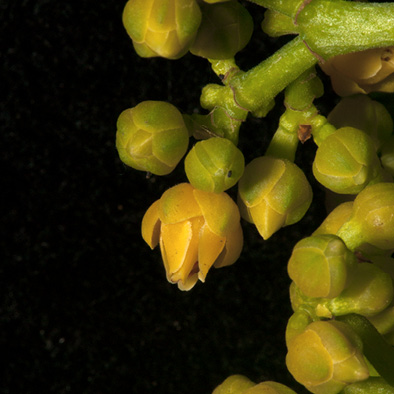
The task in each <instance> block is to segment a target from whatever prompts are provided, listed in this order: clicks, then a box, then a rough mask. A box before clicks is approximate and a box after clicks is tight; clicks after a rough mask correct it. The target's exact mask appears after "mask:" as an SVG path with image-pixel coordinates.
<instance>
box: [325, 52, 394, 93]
mask: <svg viewBox="0 0 394 394" xmlns="http://www.w3.org/2000/svg"><path fill="white" fill-rule="evenodd" d="M320 67H321V68H322V69H323V71H324V72H325V73H326V74H327V75H329V76H330V77H331V83H332V86H333V89H334V90H335V92H336V93H337V94H338V95H340V96H350V95H352V94H356V93H363V94H365V93H370V92H393V91H394V74H393V73H394V47H386V48H372V49H367V50H365V51H361V52H352V53H348V54H345V55H339V56H334V57H332V58H330V59H328V60H327V61H326V62H324V63H320Z"/></svg>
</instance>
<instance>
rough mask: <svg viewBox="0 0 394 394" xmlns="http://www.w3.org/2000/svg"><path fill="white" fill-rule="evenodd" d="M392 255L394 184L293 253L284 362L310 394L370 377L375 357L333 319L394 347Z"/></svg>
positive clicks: (347, 205) (378, 187) (344, 209)
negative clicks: (369, 330) (362, 327)
mask: <svg viewBox="0 0 394 394" xmlns="http://www.w3.org/2000/svg"><path fill="white" fill-rule="evenodd" d="M393 251H394V183H392V182H391V183H388V182H384V183H377V184H374V185H371V186H367V187H366V188H364V189H363V190H362V191H361V192H360V193H359V194H358V195H357V197H356V198H355V200H354V201H349V202H344V203H342V204H340V205H339V206H338V207H336V208H335V209H334V210H333V211H332V212H331V213H330V214H329V215H328V216H327V218H326V219H325V220H324V222H323V223H322V224H321V225H320V226H319V228H318V229H317V230H316V231H315V232H314V233H313V234H312V235H311V236H310V237H307V238H304V239H302V240H301V241H299V242H298V243H297V244H296V245H295V247H294V249H293V252H292V255H291V257H290V260H289V263H288V272H289V276H290V278H291V279H292V281H293V282H292V284H291V286H290V299H291V304H292V308H293V310H294V314H293V316H292V317H291V318H290V320H289V323H288V326H287V332H286V342H287V347H288V355H287V359H286V362H287V366H288V369H289V371H290V372H291V373H292V374H293V376H294V378H295V379H296V380H298V381H299V382H300V383H302V384H303V385H304V386H305V387H307V388H308V390H310V391H311V392H313V393H318V394H320V393H324V394H325V393H327V394H336V393H339V392H340V391H341V390H342V389H343V388H344V387H345V386H347V385H351V384H353V383H355V382H358V381H364V380H366V379H367V378H368V377H369V375H370V373H371V368H369V367H368V366H367V365H366V364H365V359H368V358H369V357H373V354H372V356H370V355H368V356H367V355H365V354H364V353H363V341H362V340H361V339H360V338H358V339H357V327H356V330H354V327H349V326H348V325H347V324H346V323H345V322H337V321H335V320H332V318H335V317H337V318H338V317H341V316H347V315H350V314H353V313H356V314H358V315H360V316H364V317H365V318H367V319H368V320H369V322H370V323H371V324H372V325H373V326H374V327H375V328H376V330H378V332H379V333H380V334H381V335H384V336H385V338H386V339H385V340H386V341H387V343H390V342H392V340H393V337H394V304H393V299H394V286H393V283H394V259H393V258H392V257H390V256H391V254H392V253H393ZM352 338H353V339H352ZM354 338H355V339H354ZM367 340H368V339H367ZM388 346H389V345H388ZM369 349H370V347H369ZM365 356H367V357H365ZM308 359H309V360H310V361H308V362H307V361H306V360H308ZM301 360H303V361H302V362H301ZM369 361H370V362H372V360H369ZM373 367H375V368H376V369H377V370H378V373H380V371H379V368H378V366H375V365H373ZM385 378H386V377H385Z"/></svg>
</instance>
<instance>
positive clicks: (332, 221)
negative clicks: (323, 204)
mask: <svg viewBox="0 0 394 394" xmlns="http://www.w3.org/2000/svg"><path fill="white" fill-rule="evenodd" d="M352 211H353V201H347V202H343V203H342V204H340V205H338V206H337V207H335V208H334V209H333V210H332V211H331V212H330V213H329V214H328V215H327V217H326V218H325V219H324V221H323V223H322V224H321V225H320V226H319V227H318V228H317V229H316V230H315V231H314V233H313V235H318V234H336V233H337V232H338V230H339V229H340V228H341V227H342V225H343V224H344V223H346V222H347V221H348V220H349V218H350V216H351V214H352Z"/></svg>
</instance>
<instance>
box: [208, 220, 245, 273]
mask: <svg viewBox="0 0 394 394" xmlns="http://www.w3.org/2000/svg"><path fill="white" fill-rule="evenodd" d="M243 243H244V239H243V232H242V227H241V223H240V224H239V225H238V227H237V228H236V230H235V231H233V232H232V233H230V234H229V235H228V236H227V238H226V245H225V246H224V249H223V251H222V253H220V255H219V257H218V258H217V259H216V261H215V263H214V267H215V268H221V267H226V266H228V265H231V264H234V263H235V262H236V261H237V260H238V258H239V256H240V255H241V252H242V247H243Z"/></svg>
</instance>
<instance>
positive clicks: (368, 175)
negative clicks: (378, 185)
mask: <svg viewBox="0 0 394 394" xmlns="http://www.w3.org/2000/svg"><path fill="white" fill-rule="evenodd" d="M313 174H314V175H315V178H316V179H317V180H318V181H319V182H320V183H321V184H322V185H323V186H325V187H326V188H327V189H330V190H332V191H333V192H336V193H340V194H356V193H359V192H360V191H361V190H363V189H364V187H365V186H367V185H368V184H369V183H371V182H377V181H378V180H379V179H380V176H381V167H380V163H379V159H378V157H377V155H376V149H375V145H374V143H373V140H372V139H371V137H369V136H368V135H367V134H365V133H364V132H362V131H361V130H358V129H355V128H353V127H343V128H340V129H338V130H337V131H336V132H334V133H333V134H331V135H329V136H328V137H327V138H326V139H325V140H323V142H322V143H321V145H320V146H319V148H318V150H317V152H316V156H315V160H314V162H313Z"/></svg>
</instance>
